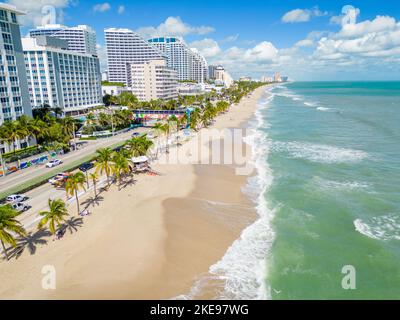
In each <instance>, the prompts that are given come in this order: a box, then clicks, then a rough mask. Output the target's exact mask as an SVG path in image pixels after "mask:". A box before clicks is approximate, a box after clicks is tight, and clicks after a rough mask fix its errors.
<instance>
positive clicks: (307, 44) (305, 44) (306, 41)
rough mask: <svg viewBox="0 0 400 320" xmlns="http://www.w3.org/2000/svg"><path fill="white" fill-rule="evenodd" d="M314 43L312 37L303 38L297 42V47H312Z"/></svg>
mask: <svg viewBox="0 0 400 320" xmlns="http://www.w3.org/2000/svg"><path fill="white" fill-rule="evenodd" d="M313 45H314V42H313V41H312V40H311V39H303V40H300V41H298V42H296V44H295V46H296V47H312V46H313Z"/></svg>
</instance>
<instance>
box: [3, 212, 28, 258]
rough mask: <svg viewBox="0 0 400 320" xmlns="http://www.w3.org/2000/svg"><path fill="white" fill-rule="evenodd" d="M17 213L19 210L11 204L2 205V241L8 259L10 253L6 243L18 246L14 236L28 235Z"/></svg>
mask: <svg viewBox="0 0 400 320" xmlns="http://www.w3.org/2000/svg"><path fill="white" fill-rule="evenodd" d="M17 215H18V212H17V211H16V210H14V209H13V208H12V207H11V206H10V205H6V206H1V207H0V242H1V246H2V247H3V251H4V255H5V257H6V259H7V260H8V253H7V249H6V246H5V245H6V244H10V245H11V246H13V247H16V245H17V242H16V240H15V237H14V236H15V235H20V236H24V235H26V231H25V229H24V227H23V226H22V225H21V223H20V222H19V221H18V220H16V219H15V217H16V216H17Z"/></svg>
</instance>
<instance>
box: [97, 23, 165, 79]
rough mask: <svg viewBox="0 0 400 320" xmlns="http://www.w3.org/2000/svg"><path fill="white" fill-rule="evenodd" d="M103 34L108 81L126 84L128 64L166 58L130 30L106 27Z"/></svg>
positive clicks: (128, 71)
mask: <svg viewBox="0 0 400 320" xmlns="http://www.w3.org/2000/svg"><path fill="white" fill-rule="evenodd" d="M104 34H105V40H106V47H107V64H108V80H109V81H110V82H123V83H125V85H128V83H129V82H130V80H129V73H130V67H129V65H130V64H134V63H139V64H140V63H144V62H147V61H149V60H154V59H156V60H159V59H165V60H166V59H167V56H166V55H165V54H164V53H163V52H161V51H160V50H159V49H157V48H156V47H155V46H153V45H152V44H150V43H149V42H147V41H146V40H144V39H143V38H142V37H141V36H139V35H138V34H137V33H136V32H133V31H132V30H129V29H117V28H108V29H105V30H104Z"/></svg>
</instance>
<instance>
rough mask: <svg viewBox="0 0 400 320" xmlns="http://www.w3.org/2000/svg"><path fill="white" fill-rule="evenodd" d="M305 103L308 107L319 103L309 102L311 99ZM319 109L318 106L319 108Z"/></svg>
mask: <svg viewBox="0 0 400 320" xmlns="http://www.w3.org/2000/svg"><path fill="white" fill-rule="evenodd" d="M304 104H305V105H306V106H307V107H316V106H317V105H318V103H316V102H309V101H304ZM317 109H318V108H317Z"/></svg>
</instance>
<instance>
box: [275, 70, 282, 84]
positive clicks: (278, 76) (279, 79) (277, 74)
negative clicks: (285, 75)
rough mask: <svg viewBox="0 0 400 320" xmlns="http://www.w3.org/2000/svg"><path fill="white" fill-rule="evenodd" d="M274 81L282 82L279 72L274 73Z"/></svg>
mask: <svg viewBox="0 0 400 320" xmlns="http://www.w3.org/2000/svg"><path fill="white" fill-rule="evenodd" d="M274 81H275V82H282V79H281V74H280V73H279V72H275V74H274Z"/></svg>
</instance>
